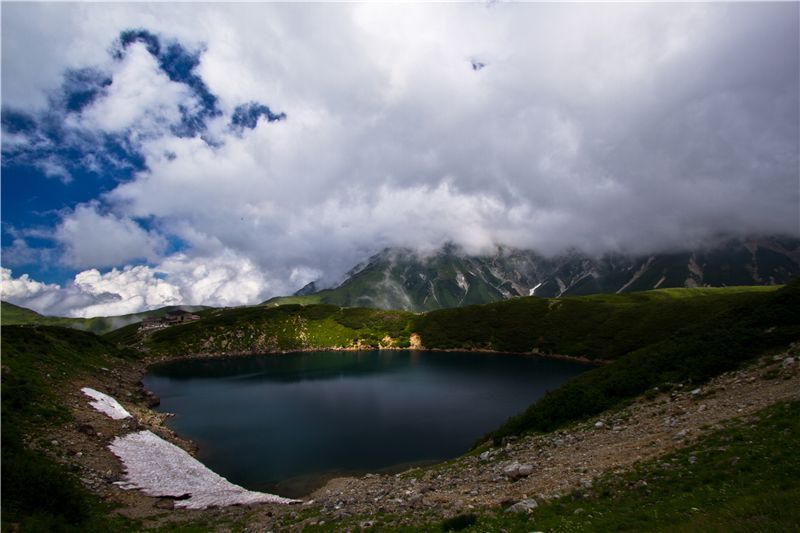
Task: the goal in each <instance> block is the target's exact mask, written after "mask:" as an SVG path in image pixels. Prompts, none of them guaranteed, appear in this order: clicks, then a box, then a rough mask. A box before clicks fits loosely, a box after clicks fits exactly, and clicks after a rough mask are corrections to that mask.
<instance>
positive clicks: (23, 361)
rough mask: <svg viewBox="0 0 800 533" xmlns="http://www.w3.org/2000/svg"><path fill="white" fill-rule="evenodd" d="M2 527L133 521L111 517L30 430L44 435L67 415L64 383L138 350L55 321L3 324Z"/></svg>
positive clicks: (90, 527)
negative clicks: (32, 439) (33, 444)
mask: <svg viewBox="0 0 800 533" xmlns="http://www.w3.org/2000/svg"><path fill="white" fill-rule="evenodd" d="M2 351H3V372H2V413H3V431H2V481H3V490H2V509H3V525H2V527H3V531H12V530H13V531H109V530H116V531H120V530H127V529H128V528H130V527H132V525H131V524H130V523H129V522H127V521H125V520H123V519H121V518H115V517H112V516H111V515H110V514H109V512H110V507H109V506H108V505H107V504H105V503H103V502H102V501H101V500H100V499H99V498H97V497H95V496H92V495H90V494H89V493H88V492H86V491H85V490H84V489H83V487H82V486H81V485H80V483H79V482H78V480H77V479H76V477H75V476H74V475H73V474H72V473H70V472H68V471H67V470H66V469H65V467H63V466H61V465H59V464H57V463H56V462H55V461H54V460H53V459H51V458H50V457H48V456H47V455H45V453H43V452H42V451H39V450H35V449H32V448H30V447H29V446H28V445H27V444H26V436H29V435H31V434H33V433H39V434H47V432H48V431H49V429H50V428H52V427H54V426H58V425H60V424H63V423H65V422H67V421H69V419H70V415H69V412H68V410H67V409H66V407H65V406H64V405H63V403H62V402H61V399H60V397H59V395H58V388H59V385H60V384H63V383H64V382H66V381H68V380H70V379H72V378H75V377H76V376H78V375H80V374H81V373H84V372H85V373H91V372H97V371H98V370H99V368H100V367H102V366H112V365H113V364H115V363H119V362H121V361H125V360H127V359H130V358H133V357H136V356H137V354H135V353H134V352H131V351H124V350H118V349H117V348H116V347H115V346H114V345H113V344H111V343H109V342H107V341H105V340H103V339H101V338H100V337H97V336H96V335H93V334H91V333H86V332H82V331H76V330H72V329H65V328H60V327H54V326H4V327H3V329H2Z"/></svg>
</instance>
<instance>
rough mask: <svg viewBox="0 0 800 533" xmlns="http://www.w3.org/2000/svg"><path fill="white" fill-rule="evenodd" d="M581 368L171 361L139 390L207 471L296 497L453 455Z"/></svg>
mask: <svg viewBox="0 0 800 533" xmlns="http://www.w3.org/2000/svg"><path fill="white" fill-rule="evenodd" d="M589 368H591V367H589V366H587V365H584V364H579V363H575V362H572V361H564V360H556V359H544V358H539V357H533V356H523V355H509V354H492V353H477V352H427V351H413V350H397V351H360V352H348V351H340V352H337V351H334V352H300V353H290V354H268V355H257V356H245V357H234V358H212V359H186V360H180V361H174V362H170V363H165V364H161V365H156V366H153V367H151V368H150V369H149V371H148V374H147V375H146V377H145V379H144V384H145V387H146V388H147V389H149V390H151V391H153V392H154V393H155V394H157V395H158V396H159V398H160V399H161V404H160V406H159V407H158V410H159V411H161V412H168V413H173V414H174V415H175V416H173V417H171V418H169V420H168V422H167V425H168V426H169V427H170V428H172V429H173V430H174V431H175V432H177V433H178V434H179V435H181V436H182V437H184V438H188V439H191V440H192V441H194V442H195V443H196V444H197V445H198V446H199V453H198V459H199V460H200V461H202V462H203V463H205V464H206V465H207V466H208V467H209V468H211V469H212V470H214V471H215V472H217V473H218V474H220V475H221V476H223V477H225V478H227V479H228V480H229V481H231V482H233V483H236V484H238V485H241V486H243V487H245V488H248V489H251V490H259V491H265V492H271V493H274V494H279V495H281V496H287V497H301V496H305V495H307V494H309V493H310V492H312V491H313V490H314V489H316V488H318V487H320V486H321V485H323V484H324V483H325V481H326V480H328V479H330V478H333V477H339V476H350V475H363V474H365V473H368V472H373V473H380V472H382V473H395V472H400V471H403V470H406V469H408V468H411V467H412V466H418V465H425V464H431V463H435V462H439V461H442V460H446V459H450V458H453V457H456V456H458V455H461V454H463V453H465V452H467V451H468V450H469V449H470V447H471V446H472V445H473V444H474V443H475V442H476V440H478V439H479V438H480V437H481V436H483V435H485V434H486V433H488V432H490V431H491V430H493V429H496V428H497V427H498V426H500V424H502V423H503V422H504V421H505V420H506V419H507V418H508V417H509V416H512V415H515V414H517V413H519V412H521V411H522V410H524V409H525V408H526V407H527V406H528V405H530V404H531V403H533V402H535V401H536V400H537V399H538V398H540V397H541V396H542V395H543V394H544V393H545V392H546V391H547V390H551V389H554V388H556V387H558V386H559V385H561V384H562V383H564V382H565V381H567V380H569V379H570V378H572V377H574V376H576V375H578V374H580V373H582V372H584V371H586V370H588V369H589Z"/></svg>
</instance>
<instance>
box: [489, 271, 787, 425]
mask: <svg viewBox="0 0 800 533" xmlns="http://www.w3.org/2000/svg"><path fill="white" fill-rule="evenodd" d="M592 298H594V297H592ZM706 298H707V297H703V298H698V299H697V300H698V302H701V303H702V302H703V300H705V299H706ZM712 298H713V297H712ZM678 301H691V300H687V299H685V298H681V299H680V300H678ZM705 303H706V304H708V303H711V304H713V305H701V307H703V310H704V311H705V314H701V313H697V314H696V316H694V317H693V318H694V320H691V321H684V322H683V323H682V324H681V322H680V321H678V320H677V319H675V318H672V320H674V322H675V326H674V328H673V329H672V331H670V332H663V335H662V336H659V335H658V334H657V332H658V331H659V330H658V329H656V334H654V335H653V337H652V338H651V339H650V342H649V343H647V342H646V341H644V340H643V342H642V344H641V345H640V346H641V347H640V348H638V349H635V350H632V351H630V352H628V353H626V354H624V355H622V356H621V357H619V358H618V359H617V360H616V361H615V362H614V363H613V364H610V365H607V366H604V367H600V368H596V369H594V370H592V371H590V372H586V373H584V374H581V375H580V376H578V377H576V378H574V379H572V380H570V381H569V382H567V383H566V384H564V385H563V386H561V387H560V388H558V389H556V390H554V391H551V392H548V393H547V394H545V396H544V397H542V398H541V399H540V400H539V401H538V402H536V403H535V404H534V405H532V406H530V407H529V408H528V409H527V410H526V411H525V412H523V413H521V414H520V415H517V416H515V417H512V418H510V419H509V420H508V422H506V424H504V425H503V426H502V427H500V428H499V429H498V430H497V431H495V432H493V433H492V434H491V435H490V436H491V437H493V438H494V439H495V440H499V439H501V438H502V437H505V436H509V435H514V434H518V433H522V432H525V431H531V430H533V431H551V430H553V429H555V428H557V427H559V426H562V425H564V424H566V423H568V422H571V421H574V420H580V419H583V418H586V417H589V416H592V415H593V414H596V413H600V412H602V411H604V410H606V409H608V408H611V407H613V406H615V405H619V404H620V403H622V402H624V401H626V400H629V399H632V398H634V397H636V396H638V395H640V394H643V393H645V392H646V391H647V390H648V389H650V388H653V387H658V386H661V387H664V386H669V384H671V383H679V382H686V383H693V384H700V383H703V382H705V381H707V380H708V379H710V378H712V377H714V376H716V375H718V374H721V373H722V372H725V371H728V370H731V369H733V368H736V367H737V366H739V365H741V364H742V363H743V362H746V361H748V360H751V359H752V358H754V357H755V356H757V355H760V354H762V353H764V352H765V351H767V350H769V349H771V348H776V347H784V346H787V345H789V344H790V343H791V342H794V341H797V340H798V339H800V283H793V284H791V285H787V286H786V287H784V288H782V289H780V290H778V291H774V292H769V293H761V292H756V293H737V294H732V295H730V298H729V299H727V298H725V299H722V300H720V299H717V298H713V299H712V302H705ZM667 309H669V307H667ZM676 312H677V311H676ZM681 313H687V314H689V316H691V315H692V313H691V312H690V311H689V310H687V309H683V310H682V311H681ZM643 320H646V317H644V318H643ZM681 325H683V327H680V326H681Z"/></svg>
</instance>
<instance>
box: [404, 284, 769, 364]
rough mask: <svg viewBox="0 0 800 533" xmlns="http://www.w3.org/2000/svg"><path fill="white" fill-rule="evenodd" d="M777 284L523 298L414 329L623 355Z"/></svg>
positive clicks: (501, 345) (435, 317)
mask: <svg viewBox="0 0 800 533" xmlns="http://www.w3.org/2000/svg"><path fill="white" fill-rule="evenodd" d="M776 290H777V288H776V287H730V288H718V289H711V288H706V289H661V290H655V291H647V292H640V293H630V294H602V295H592V296H580V297H567V298H561V299H558V300H548V299H543V298H535V297H531V298H516V299H513V300H508V301H503V302H497V303H494V304H488V305H484V306H473V307H464V308H459V309H443V310H440V311H432V312H430V313H427V314H425V315H422V316H420V317H419V318H418V319H417V320H416V321H415V324H414V326H415V330H416V332H417V333H419V335H420V336H421V337H422V342H423V344H424V345H425V346H426V347H427V348H443V349H453V348H481V349H487V350H498V351H510V352H531V351H532V352H541V353H545V354H550V353H553V354H562V355H570V356H582V357H587V358H589V359H605V360H609V359H617V358H619V357H621V356H622V355H624V354H626V353H628V352H630V351H632V350H635V349H638V348H640V347H642V346H645V345H648V344H653V343H655V342H658V341H660V340H663V339H665V338H667V337H669V336H671V335H672V334H673V333H674V332H675V331H676V330H677V329H679V328H682V327H686V326H690V325H692V324H699V323H703V322H708V321H713V320H714V318H715V316H716V315H717V314H719V313H721V312H724V311H726V310H728V309H730V308H731V307H736V306H747V305H755V304H757V303H758V302H761V301H764V299H765V298H767V297H768V295H769V294H773V293H774V292H775V291H776Z"/></svg>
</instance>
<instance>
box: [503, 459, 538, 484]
mask: <svg viewBox="0 0 800 533" xmlns="http://www.w3.org/2000/svg"><path fill="white" fill-rule="evenodd" d="M533 468H534V467H533V465H531V464H520V463H519V462H517V461H514V462H513V463H511V464H510V465H508V466H506V467H505V468H504V469H503V474H505V475H506V477H508V478H509V479H511V480H516V479H520V478H523V477H526V476H529V475H531V473H533Z"/></svg>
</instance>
